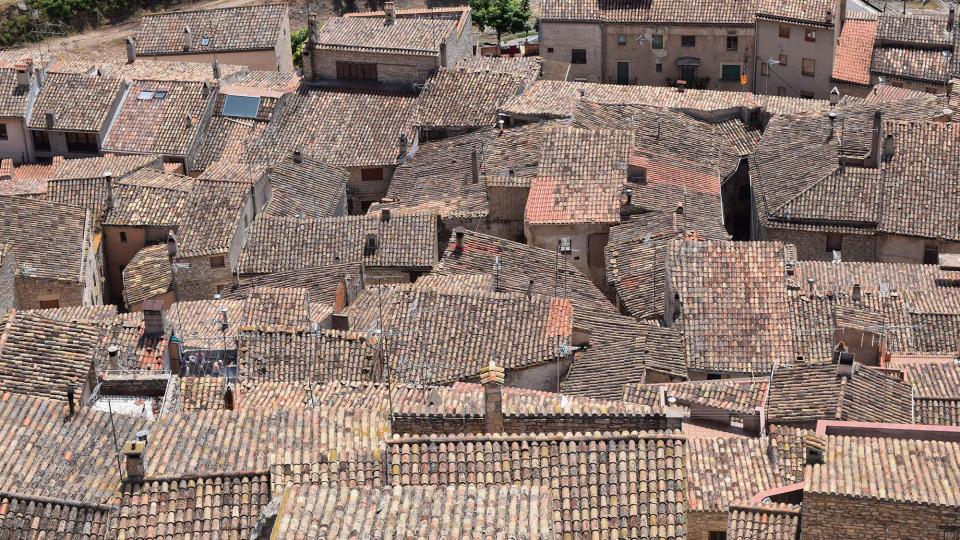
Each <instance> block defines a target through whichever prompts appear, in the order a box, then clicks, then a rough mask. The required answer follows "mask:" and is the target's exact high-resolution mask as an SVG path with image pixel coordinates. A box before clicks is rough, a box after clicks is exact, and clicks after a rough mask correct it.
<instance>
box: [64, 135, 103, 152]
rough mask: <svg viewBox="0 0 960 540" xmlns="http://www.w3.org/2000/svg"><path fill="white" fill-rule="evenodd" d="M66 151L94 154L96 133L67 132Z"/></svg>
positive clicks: (96, 150)
mask: <svg viewBox="0 0 960 540" xmlns="http://www.w3.org/2000/svg"><path fill="white" fill-rule="evenodd" d="M66 136H67V151H68V152H80V153H85V154H96V153H97V152H98V151H99V149H98V148H97V134H96V133H74V132H67V133H66Z"/></svg>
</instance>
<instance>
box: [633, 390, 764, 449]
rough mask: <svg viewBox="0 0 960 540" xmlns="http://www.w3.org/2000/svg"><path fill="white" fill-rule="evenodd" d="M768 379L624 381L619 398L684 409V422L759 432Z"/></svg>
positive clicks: (705, 426) (761, 427)
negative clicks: (630, 382)
mask: <svg viewBox="0 0 960 540" xmlns="http://www.w3.org/2000/svg"><path fill="white" fill-rule="evenodd" d="M768 382H769V381H768V379H767V378H766V377H762V378H756V379H746V378H744V379H724V380H717V381H687V382H676V383H668V384H649V383H647V384H642V383H641V384H627V385H624V387H623V400H624V401H629V402H632V403H641V404H646V405H650V406H654V407H657V406H659V407H667V406H678V407H683V408H685V409H686V412H685V414H684V426H685V427H688V428H689V426H691V425H693V426H699V427H703V428H706V429H715V430H721V431H729V432H731V433H738V434H749V435H760V434H762V433H764V432H765V429H764V428H765V426H764V422H765V421H766V418H765V416H764V407H765V405H766V402H767V388H768Z"/></svg>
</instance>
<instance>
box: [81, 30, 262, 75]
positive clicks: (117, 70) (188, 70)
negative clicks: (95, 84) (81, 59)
mask: <svg viewBox="0 0 960 540" xmlns="http://www.w3.org/2000/svg"><path fill="white" fill-rule="evenodd" d="M181 39H182V37H181ZM87 61H89V59H88V60H87ZM210 64H211V63H210V62H179V61H166V60H151V59H147V58H138V59H137V61H136V62H134V63H132V64H129V63H127V61H126V60H125V59H110V58H97V65H96V68H97V70H98V71H99V72H100V74H101V75H103V76H105V77H116V78H118V79H127V80H131V81H174V82H181V83H182V82H208V83H211V84H213V83H215V82H217V79H216V78H215V77H214V76H213V75H214V73H213V66H211V65H210ZM246 72H247V67H246V66H238V65H234V64H223V63H221V64H220V80H224V81H225V80H232V79H236V78H238V77H241V76H244V75H243V74H244V73H246Z"/></svg>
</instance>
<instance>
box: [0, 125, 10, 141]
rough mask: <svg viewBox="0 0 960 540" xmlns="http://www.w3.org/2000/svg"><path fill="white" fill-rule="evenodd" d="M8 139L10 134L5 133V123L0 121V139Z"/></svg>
mask: <svg viewBox="0 0 960 540" xmlns="http://www.w3.org/2000/svg"><path fill="white" fill-rule="evenodd" d="M8 140H10V134H9V133H7V124H5V123H3V122H0V141H8Z"/></svg>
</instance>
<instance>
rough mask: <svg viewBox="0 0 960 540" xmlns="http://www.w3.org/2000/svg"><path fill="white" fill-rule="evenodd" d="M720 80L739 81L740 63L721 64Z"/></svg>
mask: <svg viewBox="0 0 960 540" xmlns="http://www.w3.org/2000/svg"><path fill="white" fill-rule="evenodd" d="M720 80H721V81H739V80H740V65H739V64H722V65H721V66H720Z"/></svg>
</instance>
